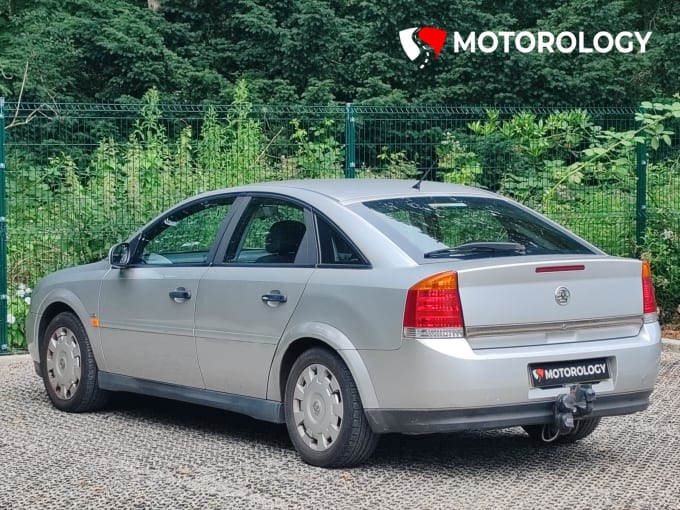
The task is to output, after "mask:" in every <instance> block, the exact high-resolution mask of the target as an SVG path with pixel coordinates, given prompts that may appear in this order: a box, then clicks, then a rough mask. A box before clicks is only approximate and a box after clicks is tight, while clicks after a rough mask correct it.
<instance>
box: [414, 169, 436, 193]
mask: <svg viewBox="0 0 680 510" xmlns="http://www.w3.org/2000/svg"><path fill="white" fill-rule="evenodd" d="M433 168H434V162H433V163H432V164H431V165H430V168H428V169H427V170H426V171H425V173H424V174H423V175H421V176H420V179H418V182H416V183H415V184H414V185H413V186H411V188H413V189H417V190H418V191H420V183H421V182H423V180H424V179H425V177H427V176H428V174H429V173H430V172H431V171H432V169H433Z"/></svg>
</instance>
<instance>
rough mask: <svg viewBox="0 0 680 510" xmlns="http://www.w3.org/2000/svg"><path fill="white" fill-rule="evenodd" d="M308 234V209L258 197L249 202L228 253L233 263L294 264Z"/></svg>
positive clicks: (278, 200) (228, 260) (226, 260)
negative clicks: (306, 218) (306, 211)
mask: <svg viewBox="0 0 680 510" xmlns="http://www.w3.org/2000/svg"><path fill="white" fill-rule="evenodd" d="M306 233H307V227H306V225H305V215H304V209H303V208H302V207H301V206H299V205H297V204H294V203H291V202H287V201H285V200H280V199H274V198H264V197H257V198H253V199H252V200H251V202H250V204H249V205H248V208H247V209H246V211H245V213H244V214H243V217H242V218H241V220H240V221H239V224H238V226H237V228H236V231H235V232H234V234H233V236H232V239H231V241H230V242H229V245H228V247H227V251H226V253H225V257H224V262H225V263H232V264H234V263H235V264H293V263H294V262H295V259H296V257H297V254H298V251H299V250H300V247H301V246H302V244H303V239H304V238H305V234H306Z"/></svg>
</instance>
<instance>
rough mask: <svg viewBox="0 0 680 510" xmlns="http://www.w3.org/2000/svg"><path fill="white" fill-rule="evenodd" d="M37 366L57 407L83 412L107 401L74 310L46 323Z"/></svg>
mask: <svg viewBox="0 0 680 510" xmlns="http://www.w3.org/2000/svg"><path fill="white" fill-rule="evenodd" d="M40 366H41V370H42V376H43V381H44V383H45V389H46V390H47V395H48V396H49V397H50V400H51V401H52V404H54V406H55V407H56V408H58V409H61V410H62V411H67V412H70V413H82V412H87V411H95V410H97V409H100V408H102V407H103V406H104V405H105V404H106V402H107V400H108V396H109V393H108V392H107V391H105V390H102V389H100V388H99V384H98V383H97V373H98V370H97V363H96V361H95V359H94V354H93V353H92V346H91V345H90V339H89V338H88V336H87V332H86V331H85V328H84V327H83V325H82V323H81V322H80V320H79V319H78V317H76V316H75V315H74V314H73V313H70V312H62V313H60V314H59V315H57V316H56V317H54V319H52V321H51V322H50V323H49V325H48V326H47V329H46V330H45V336H44V337H43V339H42V342H41V344H40Z"/></svg>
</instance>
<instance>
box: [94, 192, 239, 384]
mask: <svg viewBox="0 0 680 510" xmlns="http://www.w3.org/2000/svg"><path fill="white" fill-rule="evenodd" d="M232 203H233V198H231V197H222V198H219V197H218V198H212V199H203V200H201V201H197V202H192V203H190V204H187V205H185V206H183V207H180V208H177V209H175V210H172V211H170V213H168V214H167V215H166V216H165V217H162V218H161V219H160V220H159V221H157V222H155V223H154V224H152V225H151V226H150V227H149V228H147V229H146V230H145V231H144V233H143V234H142V235H141V236H140V237H139V239H138V240H137V242H136V246H135V243H134V242H133V246H132V247H133V250H134V254H133V258H132V261H131V265H130V267H127V268H124V269H115V268H113V269H111V270H110V271H109V272H108V273H107V275H106V276H105V278H104V280H103V282H102V288H101V295H100V300H99V322H100V328H101V329H100V331H101V338H102V346H103V349H104V356H105V357H106V363H107V367H108V369H109V370H110V371H111V372H113V373H116V374H121V375H127V376H131V377H136V378H140V379H146V380H152V381H159V382H165V383H172V384H178V385H183V386H191V387H195V388H202V387H204V384H203V378H202V377H201V373H200V370H199V367H198V360H197V357H196V342H195V338H194V312H195V310H196V298H197V295H196V294H197V291H198V282H199V281H200V278H201V276H202V275H203V274H204V273H205V271H206V270H207V268H208V263H209V261H210V258H211V257H212V254H213V253H214V249H215V246H216V243H217V238H218V237H219V234H220V233H221V232H222V231H223V228H224V223H225V218H226V217H227V214H228V212H229V209H230V207H231V204H232Z"/></svg>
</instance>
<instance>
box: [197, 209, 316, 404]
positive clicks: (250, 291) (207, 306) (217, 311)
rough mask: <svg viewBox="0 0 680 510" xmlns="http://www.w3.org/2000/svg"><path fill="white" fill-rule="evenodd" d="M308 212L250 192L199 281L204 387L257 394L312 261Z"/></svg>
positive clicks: (261, 395) (261, 390)
mask: <svg viewBox="0 0 680 510" xmlns="http://www.w3.org/2000/svg"><path fill="white" fill-rule="evenodd" d="M314 238H315V236H314V228H313V220H312V215H311V212H310V211H309V210H308V209H307V208H305V207H304V206H303V205H301V204H298V203H295V202H292V201H288V200H283V199H281V198H277V197H267V196H253V197H251V199H250V202H249V204H248V206H247V207H246V208H245V211H244V213H243V214H242V215H241V218H240V219H239V221H238V222H233V228H230V229H229V231H228V232H227V235H226V236H225V239H224V241H223V243H222V246H221V248H220V249H219V250H218V252H217V254H216V257H215V264H214V265H213V266H212V267H210V268H208V270H207V271H206V272H205V274H204V275H203V278H202V279H201V282H200V287H199V292H198V300H197V302H196V348H197V353H198V360H199V363H200V367H201V371H202V374H203V377H204V380H205V385H206V388H207V389H211V390H215V391H221V392H227V393H234V394H238V395H246V396H251V397H259V398H264V397H265V395H266V389H267V378H268V375H269V368H270V366H271V362H272V358H273V356H274V352H275V350H276V345H277V343H278V341H279V339H280V338H281V335H282V334H283V331H284V329H285V327H286V325H287V324H288V321H289V320H290V318H291V316H292V314H293V311H294V310H295V307H296V306H297V304H298V302H299V300H300V297H301V296H302V293H303V291H304V289H305V286H306V284H307V281H308V280H309V278H310V277H311V275H312V273H313V271H314V266H315V263H316V250H315V248H314V246H315V245H314V242H315V241H314Z"/></svg>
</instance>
